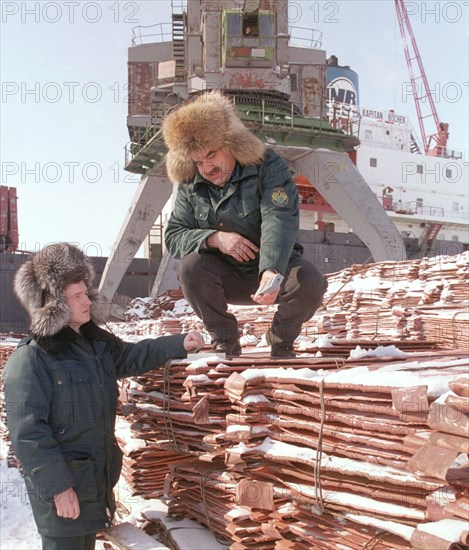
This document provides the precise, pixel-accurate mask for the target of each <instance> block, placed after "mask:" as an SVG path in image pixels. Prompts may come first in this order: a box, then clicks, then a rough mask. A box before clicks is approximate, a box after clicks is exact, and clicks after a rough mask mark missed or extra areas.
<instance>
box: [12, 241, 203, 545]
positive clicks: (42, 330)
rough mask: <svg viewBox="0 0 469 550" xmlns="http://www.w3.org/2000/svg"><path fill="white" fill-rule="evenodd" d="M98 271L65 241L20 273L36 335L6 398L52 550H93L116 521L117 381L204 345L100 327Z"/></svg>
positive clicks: (196, 337)
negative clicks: (121, 334) (133, 339)
mask: <svg viewBox="0 0 469 550" xmlns="http://www.w3.org/2000/svg"><path fill="white" fill-rule="evenodd" d="M93 277H94V271H93V268H92V265H91V262H90V260H89V259H88V258H87V257H86V256H85V255H84V254H83V253H82V252H81V251H80V250H79V249H78V248H76V247H75V246H72V245H70V244H67V243H60V244H53V245H50V246H47V247H45V248H44V249H42V250H41V251H40V252H39V253H38V254H36V256H34V258H33V259H32V260H29V261H27V262H26V263H25V264H23V265H22V266H21V267H20V269H19V270H18V272H17V274H16V277H15V291H16V294H17V295H18V297H19V299H20V301H21V302H22V303H23V305H24V306H25V308H26V309H27V310H28V313H29V315H30V317H31V335H30V336H29V337H27V338H26V339H24V340H23V341H22V342H21V343H20V344H19V345H18V348H17V349H16V350H15V351H14V352H13V354H12V355H11V357H10V359H9V360H8V362H7V364H6V367H5V373H4V385H5V402H6V409H7V417H8V428H9V432H10V438H11V442H12V445H13V448H14V450H15V451H16V454H17V456H18V459H19V461H20V462H21V465H22V467H23V470H24V474H25V483H26V488H27V491H28V495H29V499H30V502H31V508H32V510H33V514H34V519H35V521H36V525H37V527H38V531H39V533H40V534H41V536H42V545H43V546H42V548H43V549H44V550H93V549H94V548H95V540H96V533H97V531H100V530H101V529H103V528H105V527H109V525H110V521H111V519H112V516H113V514H114V511H115V500H114V495H113V487H114V485H115V484H116V483H117V481H118V479H119V475H120V471H121V466H122V452H121V450H120V449H119V447H118V444H117V441H116V438H115V435H114V424H115V420H116V410H117V397H118V388H117V379H118V378H123V377H125V376H136V375H138V374H141V373H143V372H146V371H148V370H151V369H154V368H157V367H160V366H161V365H163V364H164V363H165V362H166V361H168V360H170V359H174V358H176V357H185V356H186V354H187V351H191V350H194V349H197V348H199V347H201V346H202V345H203V339H202V336H201V335H200V334H199V333H197V332H190V333H189V334H187V335H184V334H181V335H175V336H166V337H163V338H156V339H148V340H143V341H141V342H139V343H137V344H126V343H124V342H122V341H121V340H120V339H119V338H117V337H116V336H114V335H113V334H111V333H110V332H108V331H106V330H103V329H101V328H99V327H98V326H97V323H101V322H104V321H105V319H106V317H107V309H108V308H107V305H106V303H105V301H104V299H103V298H102V297H101V296H100V295H99V293H98V291H97V290H95V289H93V288H92V286H91V283H92V279H93Z"/></svg>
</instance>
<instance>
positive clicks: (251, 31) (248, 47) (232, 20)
mask: <svg viewBox="0 0 469 550" xmlns="http://www.w3.org/2000/svg"><path fill="white" fill-rule="evenodd" d="M276 35H277V19H276V14H275V12H274V11H270V10H259V11H256V12H254V13H243V12H240V11H238V10H236V11H235V10H225V11H224V12H223V15H222V64H223V65H224V66H225V67H244V66H246V65H251V66H257V67H262V66H267V67H269V66H271V65H272V62H273V61H275V59H276V55H275V45H276Z"/></svg>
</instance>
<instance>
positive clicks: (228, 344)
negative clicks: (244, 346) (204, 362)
mask: <svg viewBox="0 0 469 550" xmlns="http://www.w3.org/2000/svg"><path fill="white" fill-rule="evenodd" d="M212 350H213V351H214V352H215V353H225V354H226V356H227V357H239V356H240V355H241V344H240V343H239V340H215V342H214V343H213V345H212Z"/></svg>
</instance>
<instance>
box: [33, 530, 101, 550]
mask: <svg viewBox="0 0 469 550" xmlns="http://www.w3.org/2000/svg"><path fill="white" fill-rule="evenodd" d="M41 538H42V550H94V548H95V544H96V533H88V534H87V535H81V536H79V537H45V536H44V535H41Z"/></svg>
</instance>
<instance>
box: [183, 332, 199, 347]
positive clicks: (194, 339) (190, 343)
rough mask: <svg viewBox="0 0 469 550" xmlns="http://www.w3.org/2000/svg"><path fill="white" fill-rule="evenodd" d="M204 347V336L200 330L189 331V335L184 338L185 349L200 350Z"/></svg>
mask: <svg viewBox="0 0 469 550" xmlns="http://www.w3.org/2000/svg"><path fill="white" fill-rule="evenodd" d="M203 347H204V337H203V336H202V334H200V332H196V331H195V330H191V331H190V332H188V333H187V336H186V337H185V338H184V349H185V350H186V351H198V350H199V349H200V348H203Z"/></svg>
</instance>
